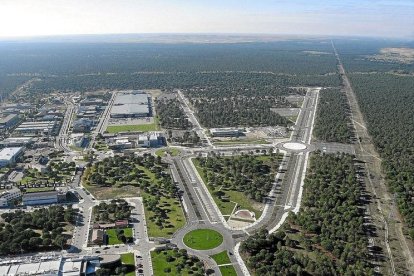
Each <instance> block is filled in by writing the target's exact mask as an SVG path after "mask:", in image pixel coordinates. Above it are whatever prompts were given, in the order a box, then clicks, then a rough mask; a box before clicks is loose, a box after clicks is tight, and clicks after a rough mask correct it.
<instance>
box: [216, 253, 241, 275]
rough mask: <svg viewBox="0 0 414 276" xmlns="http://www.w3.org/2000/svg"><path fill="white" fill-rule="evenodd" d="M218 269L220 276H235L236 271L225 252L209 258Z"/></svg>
mask: <svg viewBox="0 0 414 276" xmlns="http://www.w3.org/2000/svg"><path fill="white" fill-rule="evenodd" d="M210 257H211V258H212V259H213V260H214V261H215V262H216V264H217V265H222V266H220V267H219V269H220V272H221V275H222V276H233V275H234V276H237V273H236V270H235V269H234V267H233V266H232V264H231V260H230V257H229V255H228V252H227V251H226V250H224V251H222V252H220V253H217V254H215V255H211V256H210Z"/></svg>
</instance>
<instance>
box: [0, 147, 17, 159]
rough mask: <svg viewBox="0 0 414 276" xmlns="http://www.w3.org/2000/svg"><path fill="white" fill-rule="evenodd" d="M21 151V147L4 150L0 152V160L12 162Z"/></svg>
mask: <svg viewBox="0 0 414 276" xmlns="http://www.w3.org/2000/svg"><path fill="white" fill-rule="evenodd" d="M21 150H22V148H21V147H12V148H4V149H2V150H1V151H0V160H11V159H12V158H13V157H14V156H15V155H16V154H18V153H19V152H21Z"/></svg>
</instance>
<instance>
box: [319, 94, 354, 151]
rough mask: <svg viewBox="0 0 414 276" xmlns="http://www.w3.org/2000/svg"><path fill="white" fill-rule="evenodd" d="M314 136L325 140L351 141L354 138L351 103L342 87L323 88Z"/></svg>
mask: <svg viewBox="0 0 414 276" xmlns="http://www.w3.org/2000/svg"><path fill="white" fill-rule="evenodd" d="M316 111H317V112H316V121H315V128H314V132H313V133H314V136H315V137H316V139H318V140H320V141H324V142H339V143H350V142H351V138H352V131H351V127H352V124H351V121H350V118H349V105H348V101H347V98H346V96H345V94H344V92H342V91H341V90H340V89H333V88H329V89H322V90H321V91H320V92H319V102H318V108H317V109H316Z"/></svg>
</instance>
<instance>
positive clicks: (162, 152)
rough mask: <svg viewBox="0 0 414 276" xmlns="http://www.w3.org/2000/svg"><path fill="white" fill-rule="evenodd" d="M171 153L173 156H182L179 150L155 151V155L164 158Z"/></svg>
mask: <svg viewBox="0 0 414 276" xmlns="http://www.w3.org/2000/svg"><path fill="white" fill-rule="evenodd" d="M167 153H169V154H170V155H171V156H177V155H179V154H180V150H179V149H177V148H163V149H159V150H157V151H155V155H157V156H161V157H164V156H166V155H167Z"/></svg>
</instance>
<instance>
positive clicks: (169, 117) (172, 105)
mask: <svg viewBox="0 0 414 276" xmlns="http://www.w3.org/2000/svg"><path fill="white" fill-rule="evenodd" d="M155 105H156V110H157V115H158V117H159V122H160V125H161V127H162V128H165V129H189V128H191V126H192V124H191V123H190V121H189V120H188V118H187V116H186V115H185V113H184V111H183V109H182V107H181V105H180V102H179V101H178V100H177V99H175V98H174V99H165V98H158V99H157V100H156V101H155Z"/></svg>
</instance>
